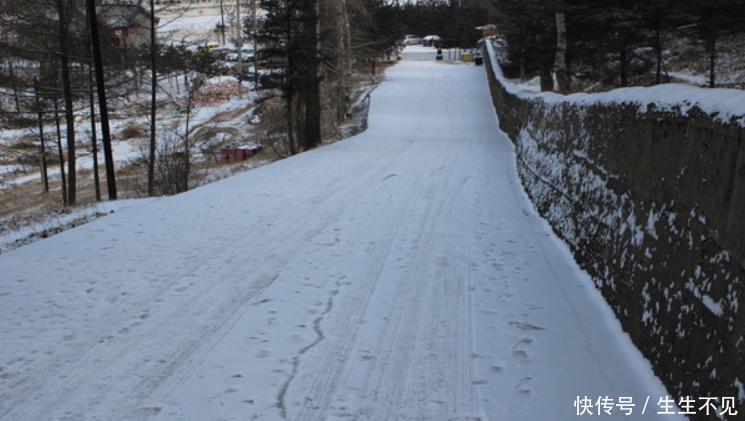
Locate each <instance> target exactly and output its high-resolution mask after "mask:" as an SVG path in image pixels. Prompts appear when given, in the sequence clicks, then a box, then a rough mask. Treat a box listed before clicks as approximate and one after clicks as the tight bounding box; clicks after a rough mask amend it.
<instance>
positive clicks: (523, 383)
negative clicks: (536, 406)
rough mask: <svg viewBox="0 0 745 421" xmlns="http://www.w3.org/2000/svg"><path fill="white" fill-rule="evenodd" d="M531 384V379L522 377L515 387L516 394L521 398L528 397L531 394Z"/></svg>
mask: <svg viewBox="0 0 745 421" xmlns="http://www.w3.org/2000/svg"><path fill="white" fill-rule="evenodd" d="M532 383H533V378H532V377H523V378H522V379H521V380H520V382H519V383H518V384H517V386H515V390H517V393H518V394H519V395H522V396H530V394H531V393H532V392H533V388H532V386H531V384H532Z"/></svg>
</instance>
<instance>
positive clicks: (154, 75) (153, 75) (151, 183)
mask: <svg viewBox="0 0 745 421" xmlns="http://www.w3.org/2000/svg"><path fill="white" fill-rule="evenodd" d="M220 7H221V8H222V1H221V2H220ZM223 36H224V33H223ZM156 58H157V46H156V44H155V0H150V79H151V81H150V90H151V92H150V159H149V160H148V163H147V195H148V196H154V195H155V128H156V124H155V123H156V121H155V118H156V113H157V110H156V101H157V98H158V95H157V92H158V89H157V88H158V71H157V68H156V65H157V62H156Z"/></svg>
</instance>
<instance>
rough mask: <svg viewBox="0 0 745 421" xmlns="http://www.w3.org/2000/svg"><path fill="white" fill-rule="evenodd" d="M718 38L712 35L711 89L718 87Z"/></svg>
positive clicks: (710, 47)
mask: <svg viewBox="0 0 745 421" xmlns="http://www.w3.org/2000/svg"><path fill="white" fill-rule="evenodd" d="M716 67H717V36H716V35H711V38H710V39H709V87H710V88H716V87H717V74H716Z"/></svg>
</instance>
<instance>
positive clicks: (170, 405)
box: [0, 62, 675, 421]
mask: <svg viewBox="0 0 745 421" xmlns="http://www.w3.org/2000/svg"><path fill="white" fill-rule="evenodd" d="M0 343H1V344H2V346H1V347H0V419H2V420H6V419H7V420H41V419H70V420H82V419H97V420H111V419H150V418H152V419H159V420H217V419H220V420H248V419H259V420H279V419H283V418H285V419H293V420H306V419H307V420H310V419H314V420H321V419H323V420H332V419H341V418H352V419H364V420H409V419H410V420H414V419H418V420H466V419H468V420H475V419H480V420H488V419H490V420H499V419H516V418H519V419H522V420H539V421H542V420H573V419H575V418H576V415H575V409H574V408H573V406H572V403H573V401H574V399H575V397H576V396H577V395H590V396H599V395H609V396H612V397H617V396H620V395H631V396H634V397H635V399H636V402H637V404H638V406H639V407H641V405H642V404H643V403H644V399H645V397H646V396H648V395H649V396H651V397H652V398H651V399H652V401H653V402H656V401H657V398H658V397H659V396H662V395H665V394H666V392H665V390H664V388H663V387H662V386H661V384H660V382H659V381H658V380H657V379H656V378H655V377H654V375H653V374H652V373H651V370H650V368H649V366H648V364H647V363H646V362H645V361H644V360H643V358H642V357H641V356H640V355H639V353H638V351H636V349H635V348H634V347H633V346H632V345H631V344H630V342H629V340H628V339H627V337H626V336H625V335H624V334H623V333H622V332H621V330H620V325H619V324H618V322H617V321H616V320H615V319H614V318H613V316H612V314H611V312H610V310H609V309H608V307H607V306H606V305H605V304H604V302H603V301H602V299H601V298H600V297H599V295H598V293H597V292H596V291H595V289H594V288H593V286H592V284H591V282H590V281H589V280H588V279H587V277H586V276H585V275H584V274H582V273H581V272H579V270H578V269H577V267H576V266H575V264H574V263H573V261H572V260H571V258H570V256H569V255H568V252H567V251H566V248H565V247H564V246H563V245H562V244H561V243H559V242H558V240H556V239H555V237H553V235H552V234H551V233H550V230H549V229H548V228H547V227H546V225H545V224H544V222H543V221H542V220H540V219H539V218H538V217H537V216H536V214H535V213H534V211H533V210H532V208H531V205H530V204H529V202H528V201H527V200H526V198H525V197H524V195H523V193H522V189H521V187H520V185H519V182H518V181H517V178H516V175H515V169H514V155H513V151H512V149H511V146H510V143H509V141H508V140H507V139H506V138H505V136H504V135H503V134H501V132H500V131H499V129H498V124H497V121H496V120H495V117H494V110H493V109H492V107H491V103H490V98H489V94H488V90H487V88H486V76H485V73H484V71H483V68H477V67H473V66H465V65H441V64H437V63H434V62H403V63H401V64H398V65H396V66H394V67H393V68H391V69H389V71H388V75H387V81H386V82H385V83H384V84H383V85H382V86H381V87H380V88H379V89H378V90H376V91H375V93H374V94H373V100H372V109H371V112H370V127H369V129H368V131H367V132H365V133H363V134H361V135H359V136H357V137H355V138H352V139H349V140H347V141H344V142H340V143H336V144H333V145H330V146H327V147H324V148H320V149H318V150H314V151H311V152H308V153H305V154H302V155H299V156H296V157H294V158H291V159H287V160H284V161H280V162H277V163H275V164H272V165H268V166H265V167H262V168H259V169H256V170H253V171H250V172H247V173H244V174H241V175H238V176H235V177H232V178H230V179H227V180H224V181H222V182H218V183H215V184H212V185H209V186H206V187H203V188H199V189H196V190H193V191H191V192H188V193H186V194H183V195H180V196H177V197H172V198H167V199H163V200H158V201H154V202H149V203H144V204H142V205H140V206H136V207H132V208H129V209H123V210H121V211H120V212H117V213H116V214H113V215H111V216H108V217H105V218H102V219H98V220H96V221H94V222H92V223H90V224H87V225H85V226H83V227H79V228H76V229H73V230H70V231H67V232H64V233H62V234H60V235H57V236H54V237H52V238H49V239H46V240H42V241H39V242H36V243H33V244H31V245H28V246H25V247H21V248H19V249H16V250H14V251H11V252H8V253H4V254H2V255H0ZM648 411H650V412H651V408H650V409H648ZM608 418H610V417H608ZM648 418H649V419H654V416H649V417H648ZM662 418H663V419H665V420H670V419H675V417H671V416H663V417H662ZM645 419H647V418H645Z"/></svg>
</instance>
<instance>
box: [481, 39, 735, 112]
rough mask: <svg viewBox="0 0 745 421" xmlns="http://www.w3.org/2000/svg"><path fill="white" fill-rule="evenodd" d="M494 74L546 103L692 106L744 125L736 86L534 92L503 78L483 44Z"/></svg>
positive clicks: (517, 90)
mask: <svg viewBox="0 0 745 421" xmlns="http://www.w3.org/2000/svg"><path fill="white" fill-rule="evenodd" d="M486 46H487V50H488V54H489V57H490V58H491V60H490V61H491V63H492V69H493V70H494V74H495V75H496V77H497V78H498V79H499V80H500V81H501V83H502V85H503V86H504V87H505V88H506V89H507V91H508V92H510V93H512V94H514V95H519V96H522V97H524V98H529V99H541V100H543V101H545V102H546V103H548V104H559V103H569V104H574V105H581V106H590V105H595V104H636V105H638V106H639V109H640V111H641V112H644V111H647V110H649V109H650V107H652V106H653V107H654V108H656V109H658V110H678V111H679V112H680V113H681V114H682V115H688V112H689V111H690V110H691V109H693V108H694V107H696V108H698V109H700V110H701V111H703V112H705V113H707V114H715V119H716V120H717V121H720V122H724V123H729V122H731V121H735V122H736V123H737V124H739V125H740V126H743V127H745V91H743V90H739V89H725V88H716V89H706V88H699V87H696V86H690V85H685V84H678V83H666V84H660V85H655V86H651V87H630V88H619V89H614V90H612V91H608V92H603V93H592V94H588V93H576V94H571V95H561V94H557V93H553V92H535V90H534V89H533V88H532V85H528V86H520V85H515V84H514V83H512V82H510V80H509V79H507V78H505V77H504V74H503V73H502V69H501V67H500V66H499V64H498V63H499V61H498V53H497V51H496V50H495V47H494V46H493V45H492V44H491V43H490V42H487V43H486Z"/></svg>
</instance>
